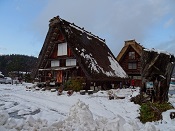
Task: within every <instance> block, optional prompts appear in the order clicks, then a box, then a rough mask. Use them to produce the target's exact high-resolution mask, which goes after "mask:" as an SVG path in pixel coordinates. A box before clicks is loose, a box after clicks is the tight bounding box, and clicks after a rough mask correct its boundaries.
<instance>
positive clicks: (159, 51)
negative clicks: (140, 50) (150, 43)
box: [144, 48, 172, 56]
mask: <svg viewBox="0 0 175 131" xmlns="http://www.w3.org/2000/svg"><path fill="white" fill-rule="evenodd" d="M144 50H145V51H150V52H157V53H158V54H160V53H162V54H166V55H170V56H171V55H172V54H170V53H168V52H167V51H164V50H159V49H154V48H152V49H146V48H145V49H144Z"/></svg>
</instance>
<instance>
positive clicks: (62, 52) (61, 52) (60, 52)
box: [57, 43, 67, 56]
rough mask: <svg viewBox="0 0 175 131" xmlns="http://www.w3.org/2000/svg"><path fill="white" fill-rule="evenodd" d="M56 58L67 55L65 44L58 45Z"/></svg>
mask: <svg viewBox="0 0 175 131" xmlns="http://www.w3.org/2000/svg"><path fill="white" fill-rule="evenodd" d="M57 55H58V56H63V55H67V43H62V44H58V53H57Z"/></svg>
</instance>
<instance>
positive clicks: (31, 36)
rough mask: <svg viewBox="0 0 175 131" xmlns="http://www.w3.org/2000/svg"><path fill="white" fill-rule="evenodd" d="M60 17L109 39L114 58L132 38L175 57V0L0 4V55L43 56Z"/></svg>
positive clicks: (14, 0)
mask: <svg viewBox="0 0 175 131" xmlns="http://www.w3.org/2000/svg"><path fill="white" fill-rule="evenodd" d="M58 15H59V16H60V17H61V18H62V19H65V20H67V21H69V22H71V23H75V24H76V25H78V26H80V27H84V28H85V30H87V31H89V32H92V33H93V34H94V35H97V36H99V37H100V38H103V39H105V40H106V44H107V45H108V47H109V48H110V49H111V51H112V52H113V54H114V55H115V56H117V55H118V53H119V51H120V50H121V48H122V47H123V46H124V41H126V40H130V39H135V40H136V41H137V42H138V43H140V44H141V45H143V46H144V47H146V48H155V49H160V50H165V51H168V52H170V53H172V54H175V0H0V54H24V55H32V56H36V57H38V54H39V52H40V50H41V47H42V45H43V43H44V40H45V37H46V34H47V31H48V24H49V20H50V19H51V18H53V17H54V16H58Z"/></svg>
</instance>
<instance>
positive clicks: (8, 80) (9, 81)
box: [4, 77, 12, 84]
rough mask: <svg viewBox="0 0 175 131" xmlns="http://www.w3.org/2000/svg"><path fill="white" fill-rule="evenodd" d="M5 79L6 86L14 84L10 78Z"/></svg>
mask: <svg viewBox="0 0 175 131" xmlns="http://www.w3.org/2000/svg"><path fill="white" fill-rule="evenodd" d="M4 78H5V84H12V78H10V77H4Z"/></svg>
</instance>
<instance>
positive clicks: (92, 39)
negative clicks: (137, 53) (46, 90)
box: [38, 17, 127, 81]
mask: <svg viewBox="0 0 175 131" xmlns="http://www.w3.org/2000/svg"><path fill="white" fill-rule="evenodd" d="M55 25H56V27H58V28H59V30H60V32H61V33H62V34H63V35H64V37H65V41H66V42H67V44H68V47H69V48H70V49H71V50H72V52H73V54H74V56H75V57H76V59H77V61H78V64H79V66H80V67H81V68H82V70H83V72H84V73H85V75H86V77H87V78H88V79H89V80H96V81H98V80H99V81H102V80H111V81H112V80H116V79H119V78H126V77H127V74H126V73H125V71H124V70H123V69H122V67H121V66H120V65H119V64H118V62H117V61H116V60H115V57H114V55H113V54H112V52H111V51H110V49H109V48H108V47H107V45H106V44H105V41H104V40H103V39H101V38H99V37H98V36H95V35H93V34H91V33H90V32H87V31H85V30H84V29H83V28H80V27H78V26H76V25H75V24H72V23H69V22H68V21H66V20H63V19H61V18H59V17H54V18H53V19H51V20H50V29H51V26H52V27H53V26H54V27H55ZM50 29H49V30H50ZM46 38H47V37H46ZM49 39H51V38H49ZM49 39H48V40H45V43H50V40H49ZM52 43H54V42H52ZM42 50H44V48H42ZM41 52H42V51H41ZM40 54H41V53H40ZM40 57H43V56H42V55H41V56H39V60H40V62H42V61H43V60H42V59H41V58H40ZM38 65H39V63H38ZM39 68H40V67H39V66H38V69H39Z"/></svg>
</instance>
